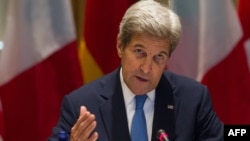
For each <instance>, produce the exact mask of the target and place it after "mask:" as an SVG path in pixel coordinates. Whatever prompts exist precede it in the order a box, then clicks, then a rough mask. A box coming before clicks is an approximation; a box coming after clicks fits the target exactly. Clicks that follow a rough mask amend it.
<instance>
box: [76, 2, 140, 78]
mask: <svg viewBox="0 0 250 141" xmlns="http://www.w3.org/2000/svg"><path fill="white" fill-rule="evenodd" d="M135 1H136V0H122V1H117V0H109V1H99V0H89V1H86V3H85V18H84V30H83V33H82V34H83V38H82V41H81V44H80V57H81V68H82V74H83V80H84V83H88V82H90V81H92V80H94V79H96V78H98V77H100V76H102V75H103V74H107V73H109V72H111V71H112V70H114V69H115V68H117V67H118V66H119V64H120V59H119V58H118V55H117V52H116V39H117V34H118V30H119V23H120V21H121V19H122V16H123V14H124V13H125V11H126V10H127V8H128V7H129V6H130V5H131V4H133V3H134V2H135Z"/></svg>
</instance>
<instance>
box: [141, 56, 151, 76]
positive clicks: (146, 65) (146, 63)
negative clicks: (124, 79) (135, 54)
mask: <svg viewBox="0 0 250 141" xmlns="http://www.w3.org/2000/svg"><path fill="white" fill-rule="evenodd" d="M152 63H153V61H152V59H150V58H144V60H143V61H142V64H141V65H140V69H141V70H142V72H143V73H149V72H150V71H151V70H152Z"/></svg>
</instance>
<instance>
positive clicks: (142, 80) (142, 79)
mask: <svg viewBox="0 0 250 141" xmlns="http://www.w3.org/2000/svg"><path fill="white" fill-rule="evenodd" d="M136 78H137V79H138V80H139V81H141V82H147V81H148V79H144V78H142V77H139V76H136Z"/></svg>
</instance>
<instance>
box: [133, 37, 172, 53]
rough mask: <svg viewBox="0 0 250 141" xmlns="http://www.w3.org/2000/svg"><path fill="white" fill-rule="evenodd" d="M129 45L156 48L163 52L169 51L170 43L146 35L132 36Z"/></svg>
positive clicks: (163, 39) (165, 39)
mask: <svg viewBox="0 0 250 141" xmlns="http://www.w3.org/2000/svg"><path fill="white" fill-rule="evenodd" d="M129 44H130V45H132V46H142V47H145V48H148V47H150V48H158V49H161V50H165V51H169V49H170V41H169V39H168V38H162V37H157V36H153V35H150V34H147V33H136V34H133V35H132V38H131V41H130V43H129Z"/></svg>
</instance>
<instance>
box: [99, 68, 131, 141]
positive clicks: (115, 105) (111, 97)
mask: <svg viewBox="0 0 250 141" xmlns="http://www.w3.org/2000/svg"><path fill="white" fill-rule="evenodd" d="M114 80H115V81H114ZM106 82H107V83H106V84H105V87H104V91H103V95H102V96H103V97H104V99H106V101H105V102H104V103H103V104H102V105H101V107H100V110H101V115H102V118H103V122H104V126H105V129H106V132H107V133H108V136H109V141H118V140H119V141H129V140H130V135H129V130H128V122H127V114H126V109H125V103H124V98H123V94H122V89H121V83H120V77H119V69H118V70H117V71H116V73H113V74H112V75H111V76H110V77H109V78H107V81H106ZM114 88H115V89H114Z"/></svg>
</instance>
